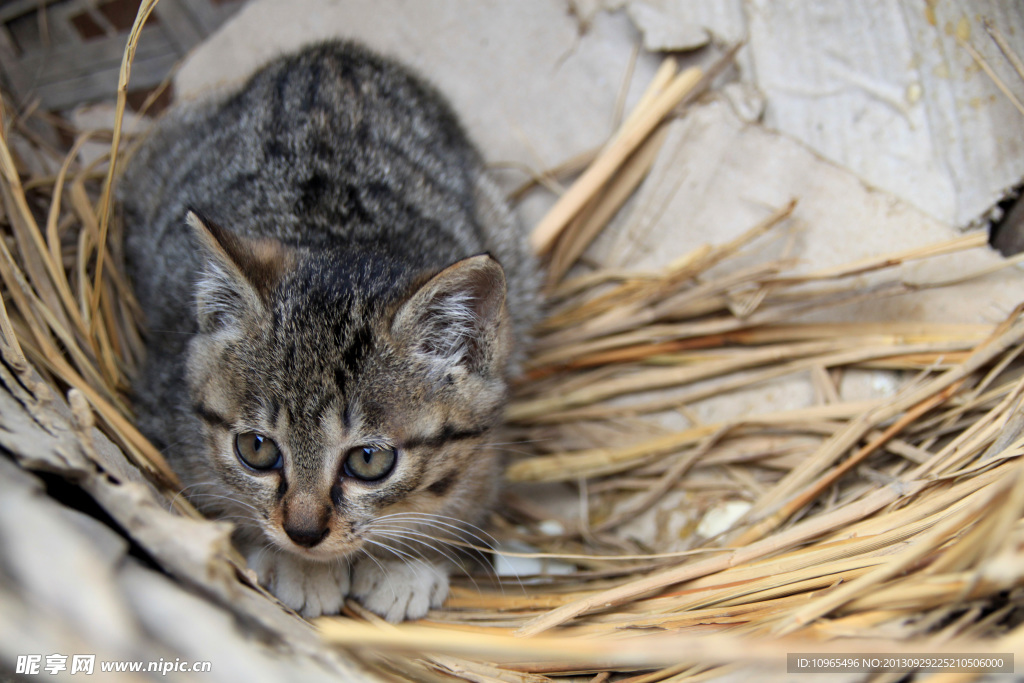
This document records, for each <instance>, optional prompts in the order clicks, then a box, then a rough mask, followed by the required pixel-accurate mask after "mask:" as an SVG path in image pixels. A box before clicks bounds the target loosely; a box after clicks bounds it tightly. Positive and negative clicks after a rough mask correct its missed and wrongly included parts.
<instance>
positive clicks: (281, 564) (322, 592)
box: [247, 550, 349, 619]
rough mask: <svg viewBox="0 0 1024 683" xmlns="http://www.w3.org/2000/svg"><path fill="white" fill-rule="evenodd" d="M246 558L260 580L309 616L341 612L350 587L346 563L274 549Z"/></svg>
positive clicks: (290, 605) (302, 613)
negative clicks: (318, 560)
mask: <svg viewBox="0 0 1024 683" xmlns="http://www.w3.org/2000/svg"><path fill="white" fill-rule="evenodd" d="M247 559H248V561H249V567H251V568H252V569H254V570H256V573H257V574H258V575H259V577H260V583H262V584H263V585H264V586H266V587H267V589H268V590H269V591H270V592H271V593H273V594H274V595H276V596H277V599H278V600H280V601H281V602H283V603H284V604H286V605H288V606H289V607H291V608H292V609H293V610H295V611H296V612H298V613H299V614H301V615H302V616H304V617H306V618H307V619H311V618H313V617H318V616H320V615H321V614H338V613H339V612H340V611H341V606H342V604H343V603H344V602H345V596H346V595H348V588H349V567H348V563H347V562H344V561H337V562H332V563H322V562H310V561H309V560H304V559H303V558H301V557H297V556H295V555H292V554H290V553H282V552H280V551H277V552H275V551H273V550H268V551H266V552H255V553H251V554H250V555H249V557H248V558H247Z"/></svg>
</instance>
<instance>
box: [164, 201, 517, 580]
mask: <svg viewBox="0 0 1024 683" xmlns="http://www.w3.org/2000/svg"><path fill="white" fill-rule="evenodd" d="M189 223H190V225H191V227H192V230H193V232H194V233H195V235H196V236H197V238H198V242H199V243H200V244H201V249H202V252H203V254H204V260H205V265H204V267H203V269H202V270H201V272H200V274H199V280H198V282H197V285H196V312H197V317H198V332H197V334H196V336H195V337H194V339H193V340H192V342H191V346H190V349H189V357H188V361H187V364H188V368H187V372H188V382H189V387H190V391H191V396H192V401H193V409H194V410H195V412H196V414H197V415H198V417H199V418H200V419H201V420H202V422H203V423H204V428H203V429H204V436H205V439H204V441H205V444H206V448H205V449H204V452H201V453H194V454H191V455H189V456H188V457H187V458H186V460H185V462H184V467H183V469H184V472H183V477H184V479H185V480H186V482H187V483H188V484H190V485H193V486H194V491H195V493H196V496H195V500H196V502H197V503H198V504H200V506H201V507H203V508H204V509H205V510H206V511H207V512H209V513H213V514H219V515H222V516H229V515H230V516H232V517H235V518H236V521H238V522H239V524H241V525H242V527H244V528H245V529H248V531H249V532H250V534H251V535H252V534H256V533H257V532H258V533H259V534H262V536H263V537H265V540H267V541H269V542H270V543H272V544H273V545H275V546H277V547H279V548H282V549H286V550H289V551H291V552H294V553H298V554H300V555H303V556H306V557H308V558H321V559H325V560H327V559H333V558H337V557H339V556H344V555H348V554H350V553H352V552H355V551H356V550H358V549H360V548H363V549H366V550H372V549H373V547H374V544H376V543H385V544H387V542H388V538H389V537H394V536H393V532H395V531H396V530H400V528H402V527H405V528H406V529H408V528H409V527H410V526H418V525H416V524H415V522H416V520H424V521H426V520H428V519H432V520H435V521H434V522H433V523H434V525H435V528H444V527H443V524H442V523H441V521H439V520H443V519H444V518H455V519H459V520H467V521H470V520H472V519H473V518H475V517H478V516H479V514H480V512H481V511H482V510H483V509H485V507H486V503H487V502H488V500H489V498H490V497H491V495H492V494H493V490H494V486H495V481H496V478H497V475H496V463H495V461H494V456H493V455H492V454H491V453H490V452H489V449H487V448H486V447H485V446H484V440H485V437H486V433H487V431H488V430H489V429H490V428H491V427H492V426H493V425H494V423H495V422H496V421H497V419H498V418H499V417H500V414H501V410H502V408H503V406H504V402H505V397H506V382H505V374H504V371H505V364H506V361H507V359H508V355H509V352H510V350H511V345H512V339H511V337H512V333H511V329H510V323H509V319H508V314H507V311H506V308H505V278H504V274H503V272H502V269H501V267H500V266H499V265H498V263H497V262H496V261H494V260H493V259H492V258H490V257H489V256H487V255H481V256H474V257H471V258H467V259H464V260H462V261H459V262H457V263H455V264H453V265H451V266H449V267H447V268H446V269H444V270H442V271H441V272H439V273H426V274H422V275H421V276H420V277H419V278H418V279H417V278H412V279H410V276H409V274H408V273H407V272H406V271H407V270H408V269H407V268H404V267H403V266H402V264H401V263H396V262H395V260H394V259H393V258H389V256H388V255H386V254H378V253H375V252H374V249H373V247H372V246H367V247H365V248H359V247H353V248H352V249H348V250H346V251H338V250H332V249H329V248H323V249H317V250H311V249H306V248H302V247H290V246H286V245H284V244H282V243H280V242H278V241H276V240H271V239H261V240H252V239H246V238H242V237H239V236H238V235H236V234H235V233H232V232H230V231H227V230H224V229H222V228H220V227H218V226H216V225H215V224H213V223H211V222H210V221H206V220H201V219H199V218H198V217H197V216H195V214H190V216H189ZM396 282H399V283H401V282H406V283H407V284H406V285H404V286H400V287H398V288H397V291H396V288H395V283H396ZM211 490H215V491H216V492H217V495H220V496H223V497H216V496H214V495H209V494H210V492H211ZM387 515H394V516H392V517H390V518H389V517H387ZM448 521H449V522H450V521H451V520H448ZM425 526H429V524H426V525H425ZM417 533H422V529H419V530H418V531H417ZM409 538H411V537H407V538H406V539H405V540H404V541H403V542H404V543H406V544H408V543H409ZM421 540H423V539H421ZM414 543H415V541H414ZM391 545H393V546H394V545H396V544H391ZM397 546H398V547H399V548H401V544H397ZM405 552H409V548H408V546H406V550H405ZM412 552H414V553H415V552H416V550H415V549H414V550H413V551H412Z"/></svg>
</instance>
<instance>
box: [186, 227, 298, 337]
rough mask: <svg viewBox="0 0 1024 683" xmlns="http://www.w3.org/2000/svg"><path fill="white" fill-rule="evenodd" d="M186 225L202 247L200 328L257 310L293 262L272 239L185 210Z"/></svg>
mask: <svg viewBox="0 0 1024 683" xmlns="http://www.w3.org/2000/svg"><path fill="white" fill-rule="evenodd" d="M186 221H187V222H188V225H189V227H190V228H191V229H192V233H193V235H194V236H195V238H196V240H197V241H198V242H199V245H200V247H201V248H202V251H203V256H204V264H203V266H204V267H203V269H202V270H201V272H200V275H199V282H198V285H197V292H196V305H197V308H198V316H199V323H200V327H202V328H211V327H215V326H217V325H219V324H221V323H224V322H226V320H230V319H235V320H238V319H240V318H241V317H242V316H243V315H244V313H245V312H246V311H250V310H254V309H259V307H261V306H262V305H263V303H264V302H265V301H266V300H267V297H268V296H269V295H270V293H271V292H272V291H273V289H274V288H275V287H276V286H277V284H278V283H279V282H280V280H281V277H282V276H283V274H284V273H285V271H286V270H287V269H288V268H289V267H290V264H291V263H292V253H291V250H290V249H289V248H288V247H286V246H285V245H283V244H282V243H281V242H279V241H277V240H275V239H269V238H266V239H250V238H246V237H242V236H241V235H238V234H237V233H234V232H232V231H230V230H226V229H224V228H222V227H221V226H219V225H217V224H216V223H214V222H213V221H211V220H209V219H207V218H204V217H201V216H200V215H199V214H198V213H196V212H195V211H189V212H188V216H187V217H186Z"/></svg>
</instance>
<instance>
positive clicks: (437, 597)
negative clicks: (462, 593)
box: [352, 557, 449, 624]
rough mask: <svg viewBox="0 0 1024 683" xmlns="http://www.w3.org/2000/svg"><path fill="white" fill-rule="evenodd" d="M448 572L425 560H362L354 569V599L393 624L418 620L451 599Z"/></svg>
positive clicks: (369, 558)
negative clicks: (446, 599)
mask: <svg viewBox="0 0 1024 683" xmlns="http://www.w3.org/2000/svg"><path fill="white" fill-rule="evenodd" d="M448 571H449V569H448V567H447V566H446V565H443V564H440V563H434V562H429V561H426V560H418V559H417V560H411V559H410V560H405V561H403V560H382V559H379V558H376V557H363V558H361V559H360V560H358V561H356V563H355V564H354V565H353V566H352V596H353V597H355V598H357V599H358V600H359V602H361V603H363V605H364V606H365V607H366V608H367V609H368V610H370V611H371V612H376V613H377V614H379V615H381V616H382V617H384V618H385V619H387V620H388V621H390V622H391V623H393V624H394V623H398V622H400V621H403V620H405V619H419V618H421V617H423V616H426V614H427V611H428V610H429V609H430V608H432V607H435V608H436V607H440V606H441V604H442V603H443V602H444V599H445V598H446V597H448Z"/></svg>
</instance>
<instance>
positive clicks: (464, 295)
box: [391, 254, 512, 375]
mask: <svg viewBox="0 0 1024 683" xmlns="http://www.w3.org/2000/svg"><path fill="white" fill-rule="evenodd" d="M391 332H392V335H393V336H394V338H395V339H396V340H397V341H398V342H399V343H400V344H402V345H403V346H405V347H406V348H408V349H410V351H411V352H412V353H413V354H414V355H416V356H419V357H420V359H422V360H424V361H426V363H427V364H428V366H429V367H430V369H431V372H432V374H439V375H443V374H446V373H448V372H449V371H450V370H452V369H454V368H456V367H459V366H463V367H465V368H466V369H467V370H469V371H471V372H477V373H482V374H494V375H498V374H501V373H502V372H503V370H504V366H505V361H506V360H507V359H508V355H509V352H510V351H511V347H512V332H511V323H510V321H509V317H508V311H507V310H506V307H505V272H504V271H503V270H502V269H501V266H500V265H498V262H497V261H495V260H494V259H493V258H491V257H490V256H488V255H486V254H483V255H480V256H472V257H470V258H467V259H463V260H461V261H458V262H457V263H455V264H453V265H451V266H448V267H447V268H445V269H444V270H442V271H441V272H440V273H438V274H437V275H435V276H434V277H432V278H430V279H429V280H428V281H427V282H426V283H425V284H423V285H422V286H421V287H420V288H419V289H417V290H416V291H415V292H414V293H413V294H412V296H410V297H409V299H408V300H407V301H406V302H405V303H404V304H402V306H401V308H399V309H398V313H396V314H395V318H394V321H393V322H392V325H391Z"/></svg>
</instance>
